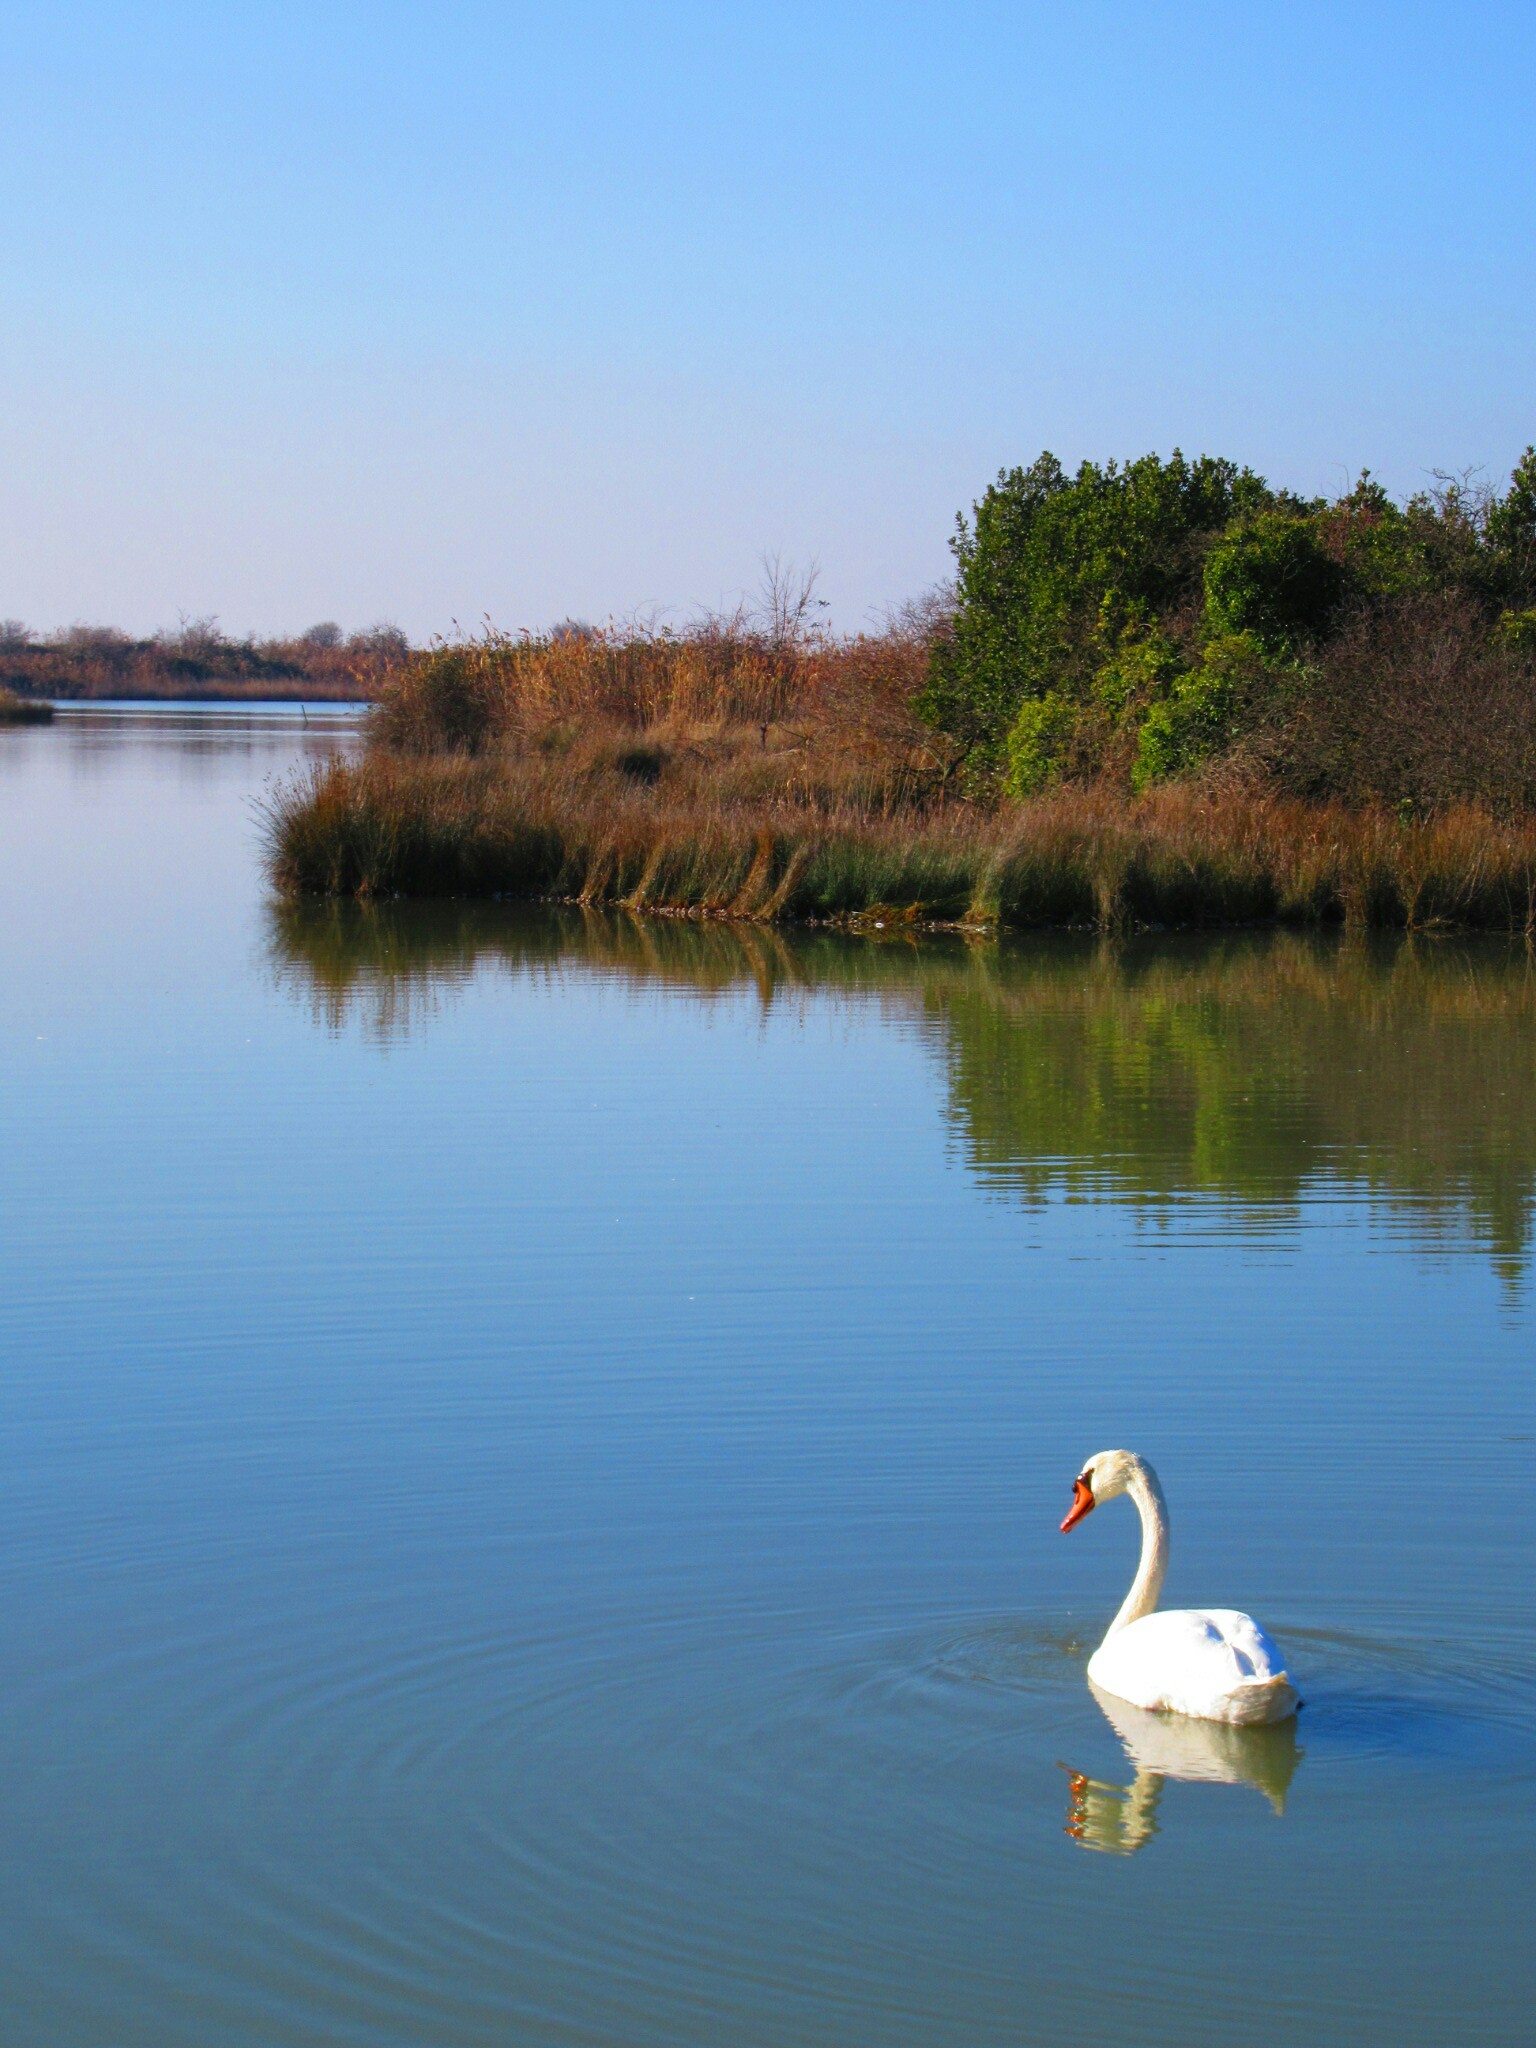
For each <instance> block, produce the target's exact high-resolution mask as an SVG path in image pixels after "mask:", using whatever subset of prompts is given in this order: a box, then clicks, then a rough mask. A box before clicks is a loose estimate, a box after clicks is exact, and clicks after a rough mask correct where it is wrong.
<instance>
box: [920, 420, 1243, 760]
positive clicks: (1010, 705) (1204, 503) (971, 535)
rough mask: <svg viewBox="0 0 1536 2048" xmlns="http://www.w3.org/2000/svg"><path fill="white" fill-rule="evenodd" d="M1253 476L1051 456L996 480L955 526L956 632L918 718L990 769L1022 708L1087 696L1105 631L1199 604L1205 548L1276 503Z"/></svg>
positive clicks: (940, 654)
mask: <svg viewBox="0 0 1536 2048" xmlns="http://www.w3.org/2000/svg"><path fill="white" fill-rule="evenodd" d="M1273 501H1274V499H1273V493H1272V492H1271V491H1270V490H1269V488H1268V486H1267V485H1266V484H1265V483H1264V481H1263V479H1262V478H1261V477H1257V476H1255V475H1254V474H1253V473H1252V471H1250V470H1245V469H1239V468H1238V466H1237V465H1236V464H1235V463H1232V462H1227V461H1223V460H1219V459H1217V458H1215V457H1211V456H1201V457H1200V458H1199V459H1198V460H1196V461H1194V462H1190V461H1188V460H1187V459H1186V458H1185V457H1184V456H1183V455H1182V454H1180V453H1179V452H1178V451H1177V450H1175V451H1174V453H1173V455H1172V456H1170V457H1169V458H1168V460H1167V461H1166V462H1165V461H1164V460H1163V459H1162V458H1161V457H1159V456H1157V455H1145V456H1142V457H1141V458H1139V460H1137V461H1134V462H1128V463H1126V464H1124V465H1123V466H1122V465H1120V464H1117V463H1114V462H1111V463H1109V464H1107V465H1106V466H1105V467H1103V468H1101V467H1100V466H1099V465H1098V464H1097V463H1093V462H1085V463H1083V464H1082V466H1081V467H1080V468H1079V470H1078V471H1077V474H1076V475H1075V476H1073V477H1068V476H1067V474H1066V472H1065V471H1064V470H1063V469H1062V466H1061V464H1060V463H1059V462H1058V461H1057V460H1056V457H1055V456H1054V455H1051V454H1044V455H1041V456H1040V457H1039V458H1038V459H1037V460H1036V461H1035V462H1033V463H1032V464H1031V465H1030V467H1029V468H1028V469H1014V470H1009V471H1005V472H1004V473H1003V474H1002V475H1000V476H999V477H998V480H997V482H996V483H995V484H994V485H993V486H992V488H991V489H990V490H989V491H988V492H987V493H986V495H985V496H984V497H983V498H982V499H981V500H980V501H979V502H978V503H977V504H976V505H975V507H974V508H973V519H972V521H971V523H970V524H967V523H966V521H965V520H964V519H961V520H960V522H959V526H958V531H957V533H956V536H955V539H954V541H953V543H952V546H953V548H954V552H955V558H956V562H957V564H958V574H957V579H956V587H957V606H956V612H955V620H954V629H953V632H952V634H951V635H950V636H949V637H948V638H947V639H946V640H945V641H944V642H943V643H942V644H941V645H940V646H939V647H938V648H937V649H936V651H935V654H934V659H933V665H932V670H931V673H930V676H929V680H928V683H927V686H926V688H925V689H924V691H923V692H922V694H921V695H920V696H919V698H918V700H917V708H918V710H919V712H920V713H921V715H922V716H923V717H924V718H926V719H927V720H928V722H929V723H930V724H932V725H935V726H937V727H939V728H940V729H941V730H943V731H945V732H948V733H950V734H951V735H953V736H954V737H955V738H956V739H958V740H960V741H961V743H962V744H963V745H965V746H967V747H969V748H971V749H972V750H973V752H974V753H975V754H976V756H977V758H978V759H980V760H982V761H984V762H985V761H997V760H998V758H999V756H1000V755H1001V753H1002V752H1003V750H1004V741H1005V738H1006V736H1007V734H1008V733H1009V731H1010V728H1011V727H1012V726H1013V725H1014V722H1015V720H1016V718H1017V716H1018V713H1019V708H1020V706H1021V705H1023V704H1024V703H1025V702H1027V701H1028V700H1030V699H1032V698H1038V697H1043V696H1044V695H1045V694H1046V693H1047V692H1048V691H1052V690H1054V691H1057V692H1059V693H1060V694H1061V695H1063V696H1065V697H1083V696H1085V695H1086V694H1087V692H1088V689H1089V686H1090V684H1091V680H1092V677H1093V675H1094V673H1095V672H1096V671H1097V670H1098V669H1099V668H1100V667H1101V666H1102V665H1103V634H1104V631H1105V627H1106V623H1108V624H1109V625H1110V626H1111V627H1113V626H1115V625H1125V624H1131V623H1135V622H1137V621H1144V620H1151V619H1156V618H1160V617H1162V616H1163V615H1164V614H1166V613H1168V612H1169V611H1171V610H1173V609H1175V608H1177V607H1179V606H1181V605H1185V604H1188V603H1191V602H1197V601H1198V598H1199V593H1200V566H1201V556H1202V552H1203V549H1204V548H1205V547H1206V546H1207V545H1208V544H1209V542H1210V540H1211V539H1212V538H1213V537H1214V536H1215V535H1216V534H1218V533H1220V532H1222V531H1223V530H1224V529H1225V528H1226V526H1227V525H1228V524H1229V522H1230V521H1231V520H1232V519H1233V518H1234V517H1235V516H1237V515H1239V514H1248V513H1251V512H1255V511H1257V510H1259V509H1260V508H1261V507H1262V506H1264V505H1266V504H1269V503H1272V502H1273Z"/></svg>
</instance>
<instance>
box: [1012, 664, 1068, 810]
mask: <svg viewBox="0 0 1536 2048" xmlns="http://www.w3.org/2000/svg"><path fill="white" fill-rule="evenodd" d="M1078 716H1079V712H1078V707H1077V706H1076V705H1075V704H1072V703H1069V702H1068V700H1067V699H1066V698H1065V697H1062V696H1060V695H1058V694H1057V692H1056V691H1055V690H1047V691H1046V693H1045V695H1044V696H1043V697H1027V698H1026V699H1025V700H1024V702H1023V703H1022V704H1021V705H1020V706H1019V714H1018V716H1017V718H1015V720H1014V721H1013V726H1012V729H1011V730H1010V732H1009V734H1008V777H1007V789H1008V794H1009V795H1010V796H1015V797H1026V796H1034V795H1035V794H1036V793H1037V792H1038V791H1040V790H1042V789H1045V788H1047V787H1048V786H1049V785H1050V784H1051V783H1052V782H1054V781H1056V780H1057V778H1058V776H1059V775H1060V773H1061V768H1062V760H1063V756H1064V754H1065V753H1066V749H1067V745H1068V742H1069V741H1070V739H1071V737H1072V732H1073V728H1074V727H1075V726H1076V724H1077V721H1078Z"/></svg>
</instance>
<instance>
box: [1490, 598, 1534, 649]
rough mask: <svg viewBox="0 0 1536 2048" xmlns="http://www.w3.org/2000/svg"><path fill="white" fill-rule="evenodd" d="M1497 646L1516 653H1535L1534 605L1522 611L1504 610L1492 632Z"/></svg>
mask: <svg viewBox="0 0 1536 2048" xmlns="http://www.w3.org/2000/svg"><path fill="white" fill-rule="evenodd" d="M1493 638H1494V642H1495V644H1496V645H1497V646H1499V647H1510V648H1513V649H1514V650H1515V652H1516V653H1517V654H1536V607H1532V608H1531V609H1529V610H1527V611H1523V612H1505V613H1504V614H1503V616H1502V617H1501V618H1500V620H1499V623H1498V625H1497V626H1496V627H1495V628H1494V632H1493Z"/></svg>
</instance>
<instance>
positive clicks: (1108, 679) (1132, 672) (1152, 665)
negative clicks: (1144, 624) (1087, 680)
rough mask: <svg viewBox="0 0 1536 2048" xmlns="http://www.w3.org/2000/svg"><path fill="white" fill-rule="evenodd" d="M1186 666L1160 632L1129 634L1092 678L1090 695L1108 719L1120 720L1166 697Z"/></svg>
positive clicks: (1175, 649)
mask: <svg viewBox="0 0 1536 2048" xmlns="http://www.w3.org/2000/svg"><path fill="white" fill-rule="evenodd" d="M1188 666H1189V664H1188V662H1187V661H1186V660H1185V658H1184V656H1183V654H1182V653H1181V652H1180V650H1179V649H1178V648H1177V647H1176V646H1175V645H1174V643H1173V642H1172V640H1170V639H1169V637H1168V635H1167V634H1166V633H1164V632H1163V631H1162V630H1161V629H1160V628H1158V627H1156V626H1154V627H1152V628H1151V629H1150V630H1147V631H1135V630H1132V631H1129V632H1126V633H1123V634H1121V636H1120V641H1119V645H1118V646H1117V647H1116V649H1115V651H1114V653H1113V654H1112V655H1111V656H1110V658H1109V660H1108V661H1107V662H1105V664H1104V666H1103V667H1102V668H1101V669H1100V670H1099V671H1098V673H1097V674H1096V675H1095V676H1094V679H1093V694H1094V697H1095V698H1096V699H1097V701H1098V702H1099V704H1100V705H1101V706H1102V707H1103V709H1104V710H1105V711H1106V712H1108V714H1109V716H1110V717H1111V718H1112V719H1115V720H1119V719H1123V718H1125V717H1127V716H1129V715H1134V713H1135V712H1136V711H1137V710H1138V709H1145V708H1146V706H1147V705H1149V704H1155V703H1157V702H1158V701H1159V699H1161V698H1163V697H1166V696H1167V695H1168V693H1169V691H1170V690H1171V689H1172V688H1173V687H1174V685H1175V683H1176V682H1177V681H1178V679H1179V677H1180V676H1181V675H1182V674H1183V673H1184V671H1185V669H1186V668H1187V667H1188Z"/></svg>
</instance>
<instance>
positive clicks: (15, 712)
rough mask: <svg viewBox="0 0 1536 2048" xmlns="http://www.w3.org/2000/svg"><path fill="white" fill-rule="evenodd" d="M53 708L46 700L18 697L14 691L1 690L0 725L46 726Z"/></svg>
mask: <svg viewBox="0 0 1536 2048" xmlns="http://www.w3.org/2000/svg"><path fill="white" fill-rule="evenodd" d="M52 716H53V706H52V705H51V704H50V703H49V702H48V701H47V699H46V698H41V699H40V698H37V697H18V696H17V694H16V692H15V691H14V690H6V689H0V725H46V724H47V723H48V721H49V719H50V718H52Z"/></svg>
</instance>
